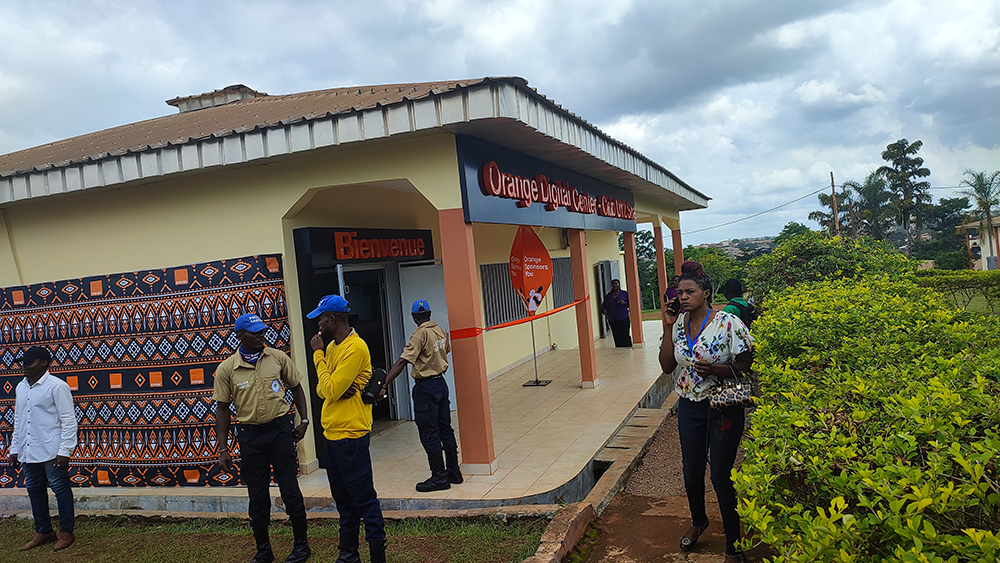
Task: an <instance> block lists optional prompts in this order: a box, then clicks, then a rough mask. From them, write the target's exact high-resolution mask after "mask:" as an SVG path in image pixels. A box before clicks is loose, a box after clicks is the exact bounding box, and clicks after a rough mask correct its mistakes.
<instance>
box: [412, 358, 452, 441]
mask: <svg viewBox="0 0 1000 563" xmlns="http://www.w3.org/2000/svg"><path fill="white" fill-rule="evenodd" d="M413 421H414V422H415V423H416V424H417V432H419V433H420V443H421V444H422V445H423V446H424V451H425V452H427V455H441V450H457V449H458V443H457V442H455V430H453V429H452V427H451V401H450V400H449V399H448V382H446V381H445V380H444V377H441V376H438V377H433V378H430V379H417V380H416V382H415V383H414V385H413Z"/></svg>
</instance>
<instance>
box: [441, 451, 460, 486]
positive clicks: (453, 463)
mask: <svg viewBox="0 0 1000 563" xmlns="http://www.w3.org/2000/svg"><path fill="white" fill-rule="evenodd" d="M444 460H445V463H446V466H447V468H448V469H447V470H446V471H447V472H448V482H449V483H451V484H452V485H461V484H462V483H463V482H464V481H465V479H463V478H462V470H461V469H460V466H459V464H458V450H445V451H444Z"/></svg>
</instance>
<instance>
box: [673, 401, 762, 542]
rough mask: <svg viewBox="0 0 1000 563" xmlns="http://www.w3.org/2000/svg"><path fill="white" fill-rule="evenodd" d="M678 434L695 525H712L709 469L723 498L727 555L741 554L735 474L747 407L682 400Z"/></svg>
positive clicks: (685, 481) (720, 500)
mask: <svg viewBox="0 0 1000 563" xmlns="http://www.w3.org/2000/svg"><path fill="white" fill-rule="evenodd" d="M677 407H678V408H677V431H678V434H680V439H681V459H682V460H683V463H684V489H685V491H686V492H687V498H688V505H689V506H690V508H691V525H692V526H694V527H696V528H700V527H701V526H704V525H705V524H706V523H707V522H708V515H707V514H706V513H705V466H706V465H708V466H709V467H710V468H711V470H712V486H713V487H714V488H715V496H716V497H717V498H718V499H719V510H720V512H722V527H723V529H724V530H725V532H726V554H727V555H737V554H739V553H740V550H739V549H737V548H736V542H737V541H739V539H740V528H741V526H740V515H739V513H738V512H737V511H736V506H737V502H736V488H735V487H734V486H733V480H732V477H731V473H732V471H733V465H734V464H735V463H736V453H737V450H738V449H739V447H740V438H742V437H743V426H744V424H745V414H744V411H743V407H733V408H729V409H726V410H724V411H717V410H714V409H712V408H711V407H710V406H709V402H708V399H706V400H704V401H689V400H688V399H685V398H684V397H681V398H680V400H679V401H678V405H677Z"/></svg>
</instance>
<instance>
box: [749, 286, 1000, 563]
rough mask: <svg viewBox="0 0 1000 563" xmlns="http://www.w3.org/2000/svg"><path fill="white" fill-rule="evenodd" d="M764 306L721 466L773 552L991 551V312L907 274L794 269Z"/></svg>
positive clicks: (999, 361)
mask: <svg viewBox="0 0 1000 563" xmlns="http://www.w3.org/2000/svg"><path fill="white" fill-rule="evenodd" d="M923 279H926V278H923ZM768 307H769V311H768V315H767V316H765V317H762V318H761V319H760V320H758V321H757V323H755V325H754V335H755V338H756V340H757V358H756V365H757V368H758V369H759V370H760V372H761V378H762V387H763V389H764V393H765V394H764V396H763V397H762V399H761V402H760V405H759V407H758V408H757V410H756V412H755V413H754V415H753V425H752V428H751V430H750V431H749V433H748V438H749V439H748V440H747V441H746V442H745V448H746V453H747V456H746V460H745V461H744V462H743V465H742V468H741V469H740V470H739V471H738V472H737V473H736V474H735V479H734V480H735V483H736V487H737V489H738V490H739V492H740V498H741V501H740V513H741V515H742V516H743V518H744V522H745V523H746V525H747V528H748V530H750V529H752V530H754V531H755V534H756V536H755V537H756V538H757V539H759V540H761V541H763V542H764V543H766V544H769V545H770V546H771V547H772V548H773V549H774V551H775V552H776V553H777V555H775V556H774V557H772V558H771V561H772V562H773V563H787V562H806V561H842V562H845V563H846V562H859V563H866V562H883V561H913V562H918V561H921V562H935V563H936V562H941V563H944V562H949V563H950V562H958V561H977V562H979V561H982V562H987V561H988V562H991V563H992V562H996V561H997V560H998V559H1000V539H998V536H997V533H996V531H997V530H998V528H1000V477H998V472H997V464H1000V432H998V428H1000V426H998V423H1000V409H997V406H996V403H997V397H998V394H1000V383H998V369H1000V368H998V366H1000V319H998V318H997V317H993V316H988V317H987V316H981V315H972V314H968V313H963V312H960V311H957V310H955V309H954V308H952V307H951V306H950V305H949V304H948V302H947V301H946V299H945V298H944V297H943V296H942V295H940V292H937V291H933V290H930V289H926V288H921V287H918V286H917V285H916V284H915V283H914V281H913V279H897V280H889V279H885V278H871V277H868V278H864V279H861V280H847V279H841V280H835V281H828V282H820V283H814V284H802V285H799V286H797V287H794V288H791V289H786V290H783V291H781V292H779V293H776V294H774V295H773V296H772V298H771V300H770V301H769V303H768Z"/></svg>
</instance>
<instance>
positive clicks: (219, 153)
mask: <svg viewBox="0 0 1000 563" xmlns="http://www.w3.org/2000/svg"><path fill="white" fill-rule="evenodd" d="M234 89H235V90H234ZM230 90H233V92H230ZM237 90H238V91H239V95H240V96H243V95H246V96H257V97H251V98H247V99H240V100H239V101H234V102H231V103H228V104H225V105H218V106H214V107H202V109H195V110H191V111H183V112H181V113H178V114H173V115H168V116H164V117H158V118H155V119H150V120H146V121H140V122H138V123H130V124H128V125H122V126H119V127H113V128H111V129H105V130H103V131H97V132H95V133H89V134H86V135H81V136H79V137H73V138H70V139H64V140H61V141H56V142H54V143H49V144H46V145H41V146H38V147H34V148H30V149H25V150H23V151H18V152H15V153H10V154H6V155H0V204H3V203H7V202H12V201H19V200H27V199H33V198H36V197H43V196H49V195H55V194H60V193H68V192H72V191H76V190H82V189H90V188H100V187H107V186H112V185H118V184H122V183H128V182H133V181H141V180H151V179H153V178H156V177H161V176H166V175H170V174H174V173H179V172H192V171H196V170H204V169H208V168H212V167H216V166H227V165H239V164H243V163H247V162H251V161H254V160H258V159H267V158H272V157H278V156H282V155H287V154H295V153H301V152H305V151H310V150H314V149H318V148H321V147H328V146H335V145H342V144H346V143H355V142H360V141H366V140H372V139H380V138H387V137H392V136H396V135H404V134H413V133H421V132H431V131H433V130H441V129H442V128H443V129H444V130H446V131H451V132H457V133H466V134H473V135H476V134H488V133H490V132H492V133H493V134H501V136H502V134H503V133H502V132H498V127H499V128H501V129H503V128H506V129H504V130H505V131H506V132H507V133H511V132H513V133H512V134H514V135H516V136H518V137H517V140H516V141H515V145H516V146H523V143H524V142H525V140H526V137H524V135H526V134H527V135H531V134H535V135H537V134H541V137H537V136H536V137H531V139H538V138H547V139H549V140H550V141H554V142H553V143H551V144H549V145H547V146H548V148H549V149H552V147H556V148H557V149H556V150H559V151H564V152H561V153H560V155H559V156H558V157H557V156H555V155H553V158H556V159H557V160H559V159H563V160H565V159H571V160H572V159H578V158H584V159H587V158H590V159H591V160H589V161H588V163H587V164H585V165H584V167H585V168H586V169H587V170H590V171H591V173H592V174H594V177H595V178H598V179H604V180H605V181H611V182H612V183H615V184H616V185H620V186H623V187H626V188H627V189H631V190H632V191H633V192H635V193H637V194H638V193H643V194H645V195H649V196H652V197H656V198H660V199H663V200H664V201H667V202H668V203H670V204H671V205H674V206H675V207H676V208H677V209H680V210H684V209H697V208H701V207H705V206H706V205H707V204H708V199H709V198H708V197H707V196H705V195H704V194H702V193H701V192H698V191H696V190H695V189H694V188H692V187H691V186H689V185H687V184H686V183H684V182H683V181H682V180H680V179H679V178H678V177H677V176H675V175H674V174H673V173H672V172H670V171H669V170H667V169H666V168H664V167H663V166H661V165H659V164H657V163H656V162H654V161H652V160H650V159H649V158H646V157H645V156H643V155H642V154H640V153H639V152H638V151H636V150H634V149H632V148H630V147H628V146H626V145H625V144H624V143H622V142H620V141H617V140H615V139H613V138H611V137H610V136H608V135H607V134H605V133H604V132H602V131H600V130H599V129H597V128H596V127H594V126H593V125H591V124H589V123H587V122H586V121H585V120H583V119H581V118H580V117H579V116H577V115H574V114H573V113H571V112H569V111H567V110H566V109H564V108H563V107H562V106H560V105H559V104H556V103H555V102H553V101H551V100H549V99H548V98H546V97H545V96H543V95H541V94H539V93H538V92H537V91H535V90H534V89H533V88H530V87H529V86H528V83H527V81H525V80H524V79H523V78H518V77H498V78H479V79H472V80H459V81H447V82H421V83H415V84H390V85H380V86H360V87H359V86H354V87H350V88H334V89H330V90H316V91H314V92H302V93H298V94H288V95H282V96H270V95H265V94H261V93H259V92H255V91H253V90H251V89H249V88H247V87H245V86H242V85H237V86H231V87H228V88H225V89H223V90H219V91H216V92H210V93H207V94H201V95H199V96H189V97H185V98H175V99H173V100H170V102H176V103H177V105H178V107H181V108H182V109H184V108H191V107H198V106H200V105H202V103H205V104H212V103H215V98H218V100H219V101H222V99H223V98H224V97H225V96H226V95H229V94H234V93H235V92H236V91H237ZM214 94H218V96H214ZM488 123H489V124H488ZM526 132H532V133H526ZM565 151H568V152H565ZM594 159H596V160H594ZM595 166H596V168H595ZM570 168H572V167H570Z"/></svg>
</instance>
